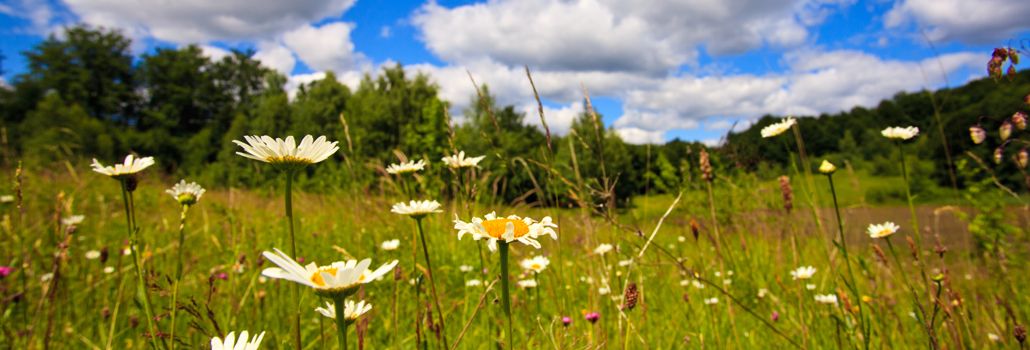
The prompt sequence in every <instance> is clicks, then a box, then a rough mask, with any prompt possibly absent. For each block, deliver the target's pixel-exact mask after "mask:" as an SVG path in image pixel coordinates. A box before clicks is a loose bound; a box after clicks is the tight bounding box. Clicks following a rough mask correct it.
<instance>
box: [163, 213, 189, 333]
mask: <svg viewBox="0 0 1030 350" xmlns="http://www.w3.org/2000/svg"><path fill="white" fill-rule="evenodd" d="M189 210H190V206H189V204H184V205H183V206H182V214H181V215H180V216H179V245H177V246H176V250H178V255H179V256H178V262H177V263H176V265H175V284H173V285H172V330H171V334H170V336H169V337H168V338H169V339H171V340H172V345H171V348H172V350H175V328H176V327H175V326H176V325H175V315H176V314H177V313H178V311H179V304H178V300H179V282H181V281H182V250H183V249H182V247H183V245H184V243H185V241H186V212H188V211H189Z"/></svg>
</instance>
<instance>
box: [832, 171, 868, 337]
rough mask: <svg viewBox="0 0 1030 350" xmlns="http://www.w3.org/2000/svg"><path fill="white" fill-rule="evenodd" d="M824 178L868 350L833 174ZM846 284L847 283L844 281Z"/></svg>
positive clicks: (865, 326)
mask: <svg viewBox="0 0 1030 350" xmlns="http://www.w3.org/2000/svg"><path fill="white" fill-rule="evenodd" d="M826 178H827V179H828V180H829V181H830V194H831V195H832V196H833V211H834V213H836V214H837V232H838V233H839V237H840V238H839V239H840V250H841V252H842V253H843V254H844V265H845V266H847V269H848V278H849V279H850V280H851V281H850V283H845V284H847V285H848V286H849V287H850V289H851V293H852V294H854V295H855V297H856V300H858V318H859V319H860V320H862V335H863V337H862V341H863V345H864V348H865V349H869V341H870V339H869V324H868V323H867V322H866V318H865V312H864V310H863V309H864V308H863V307H862V294H861V293H859V292H858V281H857V280H856V279H855V273H854V271H853V270H852V269H851V259H850V258H849V257H848V240H847V238H846V237H844V221H843V220H841V217H840V205H839V204H838V203H837V189H836V188H834V186H833V174H826ZM845 282H847V281H845Z"/></svg>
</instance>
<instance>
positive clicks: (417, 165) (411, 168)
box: [386, 159, 426, 175]
mask: <svg viewBox="0 0 1030 350" xmlns="http://www.w3.org/2000/svg"><path fill="white" fill-rule="evenodd" d="M425 168H426V160H425V159H419V160H418V161H417V162H416V161H413V160H411V161H407V162H403V163H400V164H390V166H387V167H386V172H388V173H390V174H394V175H403V174H411V173H414V172H419V171H422V170H425Z"/></svg>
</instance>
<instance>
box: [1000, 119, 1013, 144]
mask: <svg viewBox="0 0 1030 350" xmlns="http://www.w3.org/2000/svg"><path fill="white" fill-rule="evenodd" d="M998 136H1000V137H1001V140H1002V141H1005V140H1008V139H1009V136H1012V123H1010V122H1009V121H1008V120H1006V121H1005V122H1004V123H1001V127H1000V128H998Z"/></svg>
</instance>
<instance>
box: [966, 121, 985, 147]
mask: <svg viewBox="0 0 1030 350" xmlns="http://www.w3.org/2000/svg"><path fill="white" fill-rule="evenodd" d="M969 138H971V139H973V143H974V144H977V145H979V144H981V143H983V142H984V140H986V139H987V131H985V130H984V128H983V127H981V126H980V124H977V125H973V126H970V127H969Z"/></svg>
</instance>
